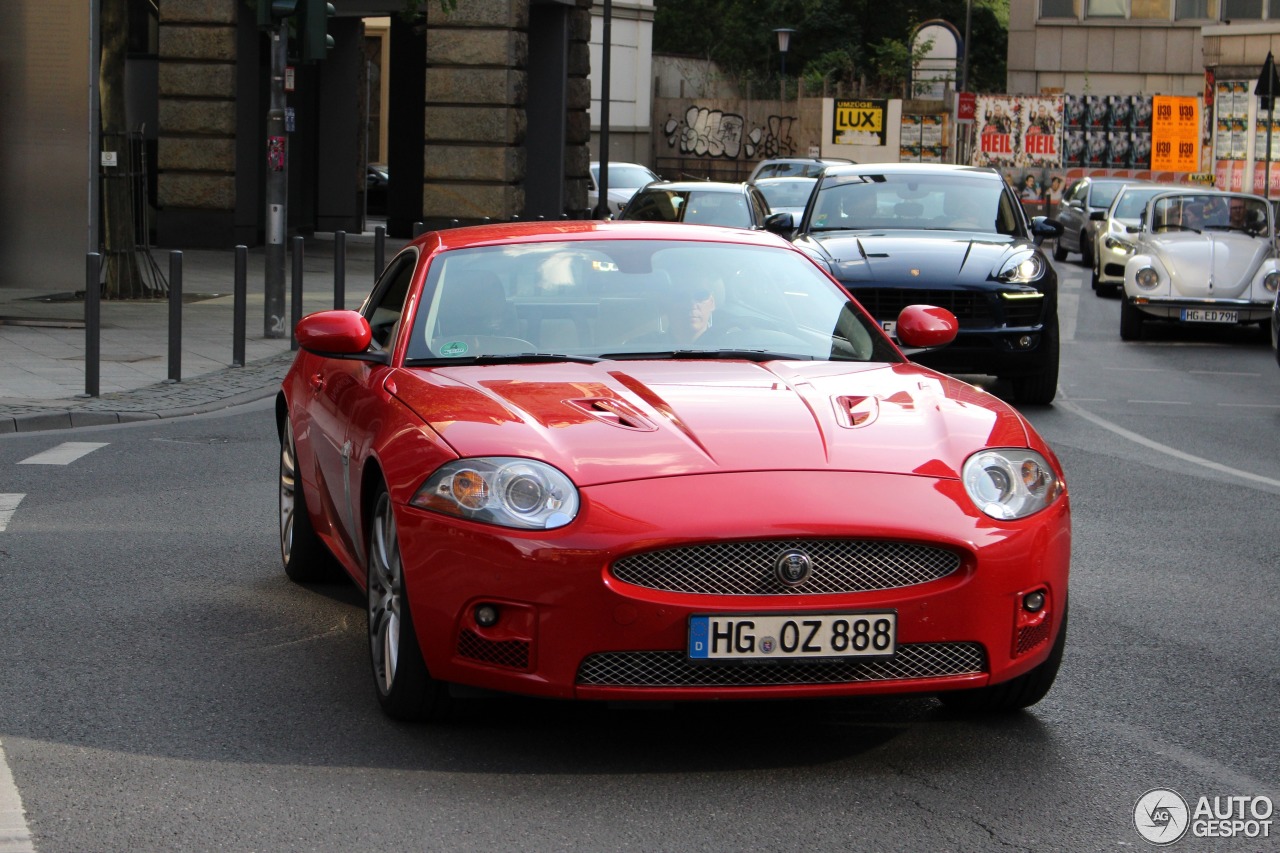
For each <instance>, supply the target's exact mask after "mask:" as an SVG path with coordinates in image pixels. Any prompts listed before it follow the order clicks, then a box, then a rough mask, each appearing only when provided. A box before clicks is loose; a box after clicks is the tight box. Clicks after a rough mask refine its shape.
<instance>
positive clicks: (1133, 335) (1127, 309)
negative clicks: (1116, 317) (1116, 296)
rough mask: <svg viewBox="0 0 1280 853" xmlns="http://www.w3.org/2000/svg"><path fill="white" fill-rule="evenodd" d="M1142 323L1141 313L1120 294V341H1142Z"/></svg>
mask: <svg viewBox="0 0 1280 853" xmlns="http://www.w3.org/2000/svg"><path fill="white" fill-rule="evenodd" d="M1143 322H1144V319H1143V317H1142V312H1141V311H1139V310H1138V309H1137V308H1136V307H1134V306H1133V305H1132V304H1131V303H1130V302H1129V300H1128V299H1127V298H1125V296H1124V295H1123V294H1122V295H1121V296H1120V340H1122V341H1138V340H1142V324H1143Z"/></svg>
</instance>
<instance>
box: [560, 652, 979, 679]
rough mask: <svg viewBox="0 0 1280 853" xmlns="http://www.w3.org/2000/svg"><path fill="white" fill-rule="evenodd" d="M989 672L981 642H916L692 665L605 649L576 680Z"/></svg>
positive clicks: (678, 657)
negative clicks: (821, 659) (854, 652)
mask: <svg viewBox="0 0 1280 853" xmlns="http://www.w3.org/2000/svg"><path fill="white" fill-rule="evenodd" d="M986 671H987V656H986V653H985V652H984V651H983V648H982V645H981V644H979V643H916V644H908V645H902V646H899V647H898V653H897V655H896V656H894V657H893V658H891V659H889V660H873V661H836V662H832V663H740V664H695V663H690V662H689V661H688V660H687V659H686V658H685V656H684V652H606V653H603V654H598V655H591V656H590V657H588V658H587V659H586V660H584V661H583V662H582V666H580V667H579V668H578V683H579V684H583V685H594V686H600V687H760V686H767V685H775V684H776V685H787V684H842V683H857V682H868V681H895V680H899V679H904V678H937V677H940V676H944V675H978V674H981V673H984V672H986Z"/></svg>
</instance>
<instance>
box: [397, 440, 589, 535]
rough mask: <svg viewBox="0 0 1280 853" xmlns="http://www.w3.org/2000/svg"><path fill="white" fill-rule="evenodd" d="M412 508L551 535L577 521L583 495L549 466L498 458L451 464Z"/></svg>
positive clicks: (441, 469) (430, 482)
mask: <svg viewBox="0 0 1280 853" xmlns="http://www.w3.org/2000/svg"><path fill="white" fill-rule="evenodd" d="M409 503H410V504H412V505H413V506H416V507H418V508H419V509H429V510H434V511H435V512H442V513H444V514H445V515H452V516H456V517H458V518H465V519H468V520H470V521H483V522H486V523H488V524H498V525H501V526H503V527H521V528H526V529H529V530H548V529H550V528H553V527H563V526H564V525H566V524H568V523H569V522H571V521H573V519H574V517H575V516H576V515H577V514H578V490H577V488H576V487H575V486H574V485H573V482H572V481H571V480H570V479H569V478H568V477H566V476H565V475H564V474H563V473H561V472H560V471H559V470H557V469H555V468H553V467H551V466H550V465H548V464H546V463H545V462H539V461H537V460H535V459H518V458H514V457H506V456H493V457H488V458H481V459H455V460H453V461H452V462H446V463H445V464H444V465H441V466H440V467H439V468H438V469H437V470H436V472H435V473H434V474H432V475H431V476H430V477H428V478H427V481H426V482H425V483H423V484H422V486H421V487H420V488H419V489H418V491H417V493H416V494H414V496H413V498H412V499H411V500H410V501H409Z"/></svg>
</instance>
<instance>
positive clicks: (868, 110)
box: [831, 100, 889, 145]
mask: <svg viewBox="0 0 1280 853" xmlns="http://www.w3.org/2000/svg"><path fill="white" fill-rule="evenodd" d="M832 109H833V110H834V111H835V115H834V116H833V119H834V120H833V121H832V122H831V126H832V128H833V130H832V138H831V141H832V142H833V143H835V144H836V145H884V144H885V115H887V114H888V112H889V102H888V101H877V100H860V101H846V100H837V101H835V102H834V103H833V106H832Z"/></svg>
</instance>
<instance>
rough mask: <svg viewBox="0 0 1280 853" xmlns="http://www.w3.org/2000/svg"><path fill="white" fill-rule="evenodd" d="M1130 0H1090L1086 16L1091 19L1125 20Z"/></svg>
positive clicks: (1086, 8)
mask: <svg viewBox="0 0 1280 853" xmlns="http://www.w3.org/2000/svg"><path fill="white" fill-rule="evenodd" d="M1128 5H1129V3H1128V0H1088V5H1087V6H1086V7H1085V16H1086V17H1089V18H1123V17H1125V16H1126V14H1127V13H1128V11H1129V10H1128V9H1126V8H1125V7H1126V6H1128Z"/></svg>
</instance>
